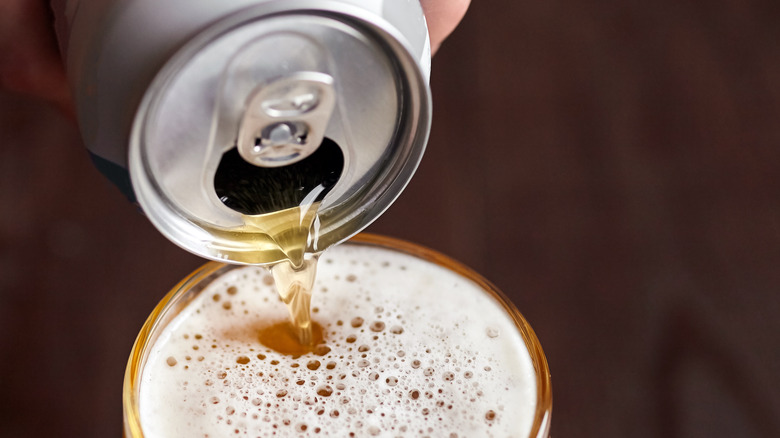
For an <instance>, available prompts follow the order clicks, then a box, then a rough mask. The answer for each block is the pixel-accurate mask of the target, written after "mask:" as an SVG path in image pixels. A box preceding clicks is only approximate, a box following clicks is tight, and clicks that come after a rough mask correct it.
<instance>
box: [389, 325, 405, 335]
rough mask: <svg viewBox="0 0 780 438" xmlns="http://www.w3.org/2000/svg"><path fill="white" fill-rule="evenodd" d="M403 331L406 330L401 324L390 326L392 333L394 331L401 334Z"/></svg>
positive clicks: (395, 333)
mask: <svg viewBox="0 0 780 438" xmlns="http://www.w3.org/2000/svg"><path fill="white" fill-rule="evenodd" d="M403 332H404V328H403V327H401V326H400V325H394V326H392V327H390V333H392V334H394V335H400V334H401V333H403Z"/></svg>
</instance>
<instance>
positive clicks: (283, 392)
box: [276, 389, 287, 398]
mask: <svg viewBox="0 0 780 438" xmlns="http://www.w3.org/2000/svg"><path fill="white" fill-rule="evenodd" d="M286 395H287V390H286V389H280V390H278V391H276V396H277V397H279V398H282V397H284V396H286Z"/></svg>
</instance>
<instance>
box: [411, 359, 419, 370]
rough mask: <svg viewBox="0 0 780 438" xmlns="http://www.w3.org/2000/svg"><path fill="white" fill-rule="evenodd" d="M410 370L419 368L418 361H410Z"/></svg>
mask: <svg viewBox="0 0 780 438" xmlns="http://www.w3.org/2000/svg"><path fill="white" fill-rule="evenodd" d="M412 368H414V369H417V368H420V361H419V360H417V359H415V360H413V361H412Z"/></svg>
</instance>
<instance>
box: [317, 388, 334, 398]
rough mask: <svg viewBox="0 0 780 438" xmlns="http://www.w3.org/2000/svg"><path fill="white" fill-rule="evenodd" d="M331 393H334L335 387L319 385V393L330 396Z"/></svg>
mask: <svg viewBox="0 0 780 438" xmlns="http://www.w3.org/2000/svg"><path fill="white" fill-rule="evenodd" d="M331 394H333V388H331V386H330V385H320V386H319V387H317V395H321V396H323V397H330V395H331Z"/></svg>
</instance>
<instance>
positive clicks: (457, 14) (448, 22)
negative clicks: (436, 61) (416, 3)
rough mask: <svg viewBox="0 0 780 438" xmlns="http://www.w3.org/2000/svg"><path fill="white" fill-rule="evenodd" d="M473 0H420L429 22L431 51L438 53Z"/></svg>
mask: <svg viewBox="0 0 780 438" xmlns="http://www.w3.org/2000/svg"><path fill="white" fill-rule="evenodd" d="M469 3H471V0H420V4H421V5H422V8H423V12H425V20H426V21H427V22H428V34H430V37H431V53H436V51H437V50H439V46H441V43H442V42H443V41H444V39H445V38H447V37H448V36H449V35H450V34H451V33H452V31H453V30H455V27H457V26H458V23H460V20H462V19H463V16H464V15H465V14H466V10H467V9H468V7H469Z"/></svg>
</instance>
